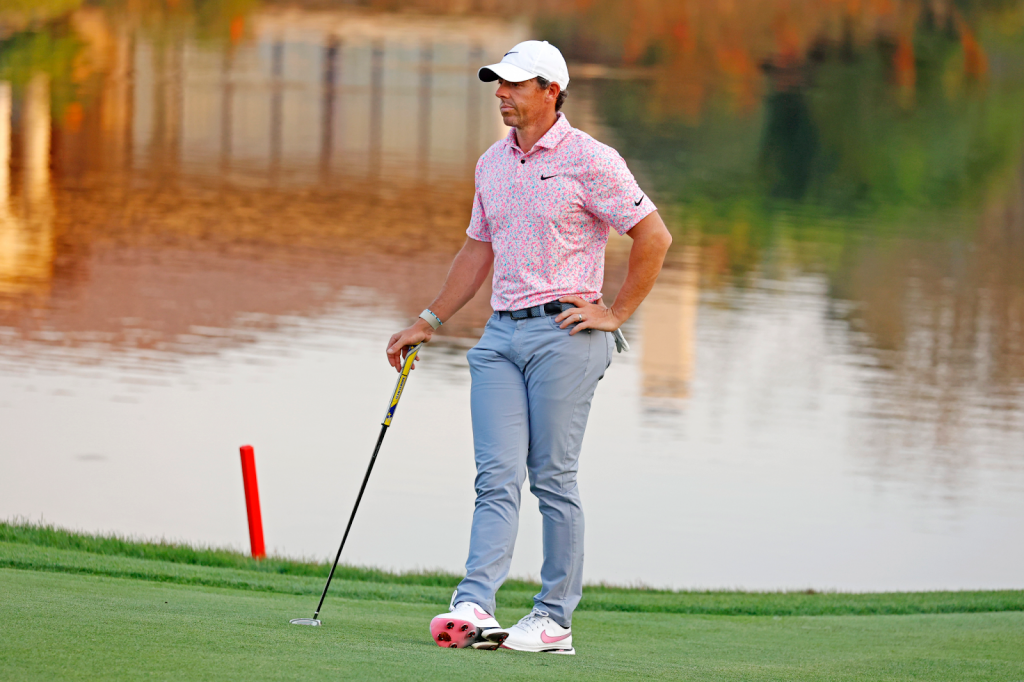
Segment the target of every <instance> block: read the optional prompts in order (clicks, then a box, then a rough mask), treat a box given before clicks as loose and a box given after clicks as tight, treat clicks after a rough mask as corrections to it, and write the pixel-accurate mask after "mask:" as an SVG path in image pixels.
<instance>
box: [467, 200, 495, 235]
mask: <svg viewBox="0 0 1024 682" xmlns="http://www.w3.org/2000/svg"><path fill="white" fill-rule="evenodd" d="M466 234H467V235H468V236H469V237H470V238H471V239H475V240H477V241H478V242H489V241H491V226H490V224H489V223H488V222H487V214H486V213H484V205H483V203H482V202H481V201H480V190H479V189H478V190H477V191H476V194H474V195H473V216H472V217H471V218H470V219H469V227H468V228H467V229H466Z"/></svg>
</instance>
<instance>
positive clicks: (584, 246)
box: [466, 112, 656, 310]
mask: <svg viewBox="0 0 1024 682" xmlns="http://www.w3.org/2000/svg"><path fill="white" fill-rule="evenodd" d="M655 210H656V207H655V205H654V204H653V203H652V202H651V200H650V197H648V196H647V195H646V194H645V193H644V191H643V190H641V189H640V187H639V185H637V183H636V180H635V179H634V178H633V174H632V173H630V172H629V168H627V167H626V162H625V161H623V159H622V157H621V156H619V153H618V152H616V151H615V150H614V149H612V148H611V147H609V146H608V145H604V144H601V143H600V142H598V141H597V140H595V139H594V138H592V137H591V136H590V135H587V134H586V133H584V132H582V131H580V130H577V129H575V128H573V127H572V126H571V125H569V121H568V120H567V119H566V118H565V116H564V115H563V114H562V113H561V112H559V114H558V118H557V120H556V121H555V124H554V125H553V126H551V129H550V130H548V132H547V133H545V135H544V136H543V137H542V138H541V139H540V140H538V141H537V143H536V144H535V145H534V146H533V148H532V149H531V150H530V152H529V153H527V154H524V153H523V151H522V150H521V149H520V148H519V145H518V142H517V139H516V131H515V128H513V129H512V130H510V131H509V133H508V136H507V137H506V138H505V139H504V140H500V141H498V142H495V143H494V144H493V145H492V146H491V148H490V149H488V150H487V151H486V152H484V155H483V156H481V157H480V161H479V162H477V164H476V196H475V198H474V199H473V217H472V219H471V220H470V223H469V229H467V230H466V234H468V235H469V236H470V237H471V238H473V239H476V240H478V241H483V242H491V247H492V248H493V250H494V284H493V294H492V296H491V307H492V308H494V310H519V309H521V308H531V307H533V306H535V305H540V304H542V303H547V302H548V301H553V300H556V299H557V298H559V297H560V296H565V295H566V294H577V295H579V296H581V297H583V298H584V299H586V300H588V301H591V302H593V301H596V300H597V299H598V298H599V297H600V292H601V287H602V285H603V284H604V248H605V244H607V242H608V230H609V229H614V230H615V231H616V232H618V233H619V234H625V233H626V232H628V231H629V230H630V228H632V227H633V226H634V225H636V224H637V223H638V222H640V220H641V219H643V218H644V217H646V216H647V215H648V214H650V213H651V212H653V211H655Z"/></svg>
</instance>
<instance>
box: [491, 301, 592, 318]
mask: <svg viewBox="0 0 1024 682" xmlns="http://www.w3.org/2000/svg"><path fill="white" fill-rule="evenodd" d="M575 307H576V306H574V305H573V304H572V303H561V302H559V301H550V302H548V303H545V304H544V305H535V306H533V307H532V308H522V309H521V310H499V311H498V315H501V316H505V315H507V316H509V317H511V318H512V319H513V320H525V319H526V318H528V317H547V316H549V315H558V314H559V313H561V312H562V311H565V310H568V309H569V308H575Z"/></svg>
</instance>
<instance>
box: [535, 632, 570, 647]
mask: <svg viewBox="0 0 1024 682" xmlns="http://www.w3.org/2000/svg"><path fill="white" fill-rule="evenodd" d="M569 637H572V632H567V633H565V634H564V635H561V636H559V637H551V636H549V635H548V633H547V632H545V631H544V630H541V632H540V641H542V642H544V643H545V644H554V643H555V642H561V641H562V640H563V639H568V638H569Z"/></svg>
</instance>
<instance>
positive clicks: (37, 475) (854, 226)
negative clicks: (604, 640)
mask: <svg viewBox="0 0 1024 682" xmlns="http://www.w3.org/2000/svg"><path fill="white" fill-rule="evenodd" d="M957 7H958V8H959V9H956V8H953V7H952V6H948V5H945V4H935V3H927V4H924V5H921V4H918V3H903V2H892V3H867V4H863V3H844V4H836V3H821V4H817V3H810V4H809V5H807V6H801V8H800V9H799V11H797V10H795V9H793V8H792V7H791V6H790V4H789V3H782V2H775V1H774V0H764V1H762V2H756V3H752V4H750V5H749V6H744V7H743V8H740V7H739V6H738V5H735V4H734V3H723V2H712V1H710V0H709V1H708V2H701V3H697V4H692V3H691V4H690V5H686V6H683V5H679V4H678V3H671V2H664V3H662V2H655V3H648V4H645V5H644V6H643V7H639V6H636V5H635V3H624V2H617V1H614V0H613V1H611V2H603V3H596V4H594V5H593V6H591V7H590V8H589V9H586V10H583V9H580V8H579V7H578V6H577V4H575V3H571V4H565V3H551V4H549V5H548V6H545V7H543V8H538V10H537V11H536V13H535V14H534V15H533V16H532V17H530V18H528V19H510V18H509V17H510V16H512V15H513V14H517V13H518V10H516V11H515V12H513V10H515V8H509V7H505V6H503V5H501V4H500V3H498V4H496V5H494V6H493V7H491V8H490V9H488V10H487V11H484V10H480V11H479V12H476V13H475V14H467V13H465V12H462V11H461V10H459V8H458V7H456V6H455V5H454V4H453V5H452V6H450V7H449V6H448V5H447V4H445V3H440V4H438V5H437V6H432V7H431V8H423V7H420V8H419V9H418V10H417V11H416V12H411V11H410V12H383V11H377V10H374V9H373V8H365V7H363V8H355V7H354V8H350V9H346V10H330V11H327V10H323V9H319V8H311V9H304V8H302V7H291V8H282V7H278V6H276V5H273V4H267V5H263V4H260V3H256V2H251V3H244V2H243V3H218V2H212V3H207V4H204V5H203V7H202V8H197V9H195V10H193V9H191V8H190V7H186V6H184V5H182V6H179V5H177V4H167V5H164V4H163V3H159V2H146V3H142V4H140V5H132V6H131V7H130V8H129V7H124V8H122V7H120V6H119V5H117V6H112V8H100V7H79V8H77V9H74V10H73V11H70V12H65V11H63V10H62V11H60V12H56V13H55V14H54V15H53V16H52V17H50V18H49V19H47V20H46V21H48V22H49V23H48V24H46V25H45V26H42V27H40V26H39V25H36V26H35V27H32V25H30V24H28V23H22V24H18V23H12V24H8V25H6V26H2V27H0V36H4V37H3V38H2V41H3V42H2V47H0V420H2V427H3V433H4V434H5V438H4V444H3V447H2V450H0V471H2V472H3V475H2V476H0V516H9V515H14V514H28V515H32V516H36V517H38V516H39V515H45V516H46V517H47V518H50V519H52V520H54V521H57V522H60V523H65V524H69V525H76V526H82V527H86V528H105V529H111V530H119V531H123V532H137V533H141V534H145V535H161V534H166V535H169V536H173V537H182V538H186V539H191V540H198V541H207V542H215V543H234V544H236V545H237V544H239V543H240V542H242V540H243V539H244V537H245V531H244V513H243V514H238V513H237V512H238V511H239V510H241V509H242V506H241V505H242V503H241V497H240V489H239V488H238V486H237V483H238V481H237V471H236V468H237V465H236V461H235V459H234V457H235V452H236V448H237V446H238V445H239V444H241V443H242V442H248V441H252V442H254V444H255V445H256V446H257V458H258V459H259V460H260V466H261V484H262V485H263V486H264V488H265V490H264V491H263V495H262V497H263V499H264V500H265V502H264V504H265V505H266V508H265V522H266V527H267V534H268V544H269V545H270V546H272V547H276V548H277V549H278V550H280V551H285V552H288V553H291V554H298V555H302V554H305V555H316V556H322V555H324V554H325V553H326V552H327V551H329V549H330V548H326V549H325V548H324V542H325V541H324V538H325V537H326V538H330V537H333V535H334V533H335V531H336V530H337V528H336V526H337V523H336V519H337V518H340V517H341V516H342V515H343V514H344V510H345V508H346V505H347V504H348V502H349V501H350V496H349V493H351V492H352V491H351V490H349V488H346V485H345V484H346V482H348V481H352V480H358V477H359V476H360V475H361V472H360V469H361V468H362V467H363V466H364V465H365V453H364V452H363V450H364V449H365V448H363V447H362V442H363V441H364V440H366V439H367V438H370V439H372V437H373V436H374V435H375V434H374V433H369V432H368V433H369V435H366V434H363V433H362V430H361V429H362V426H361V425H363V424H366V425H370V426H372V425H373V424H375V423H376V420H377V419H379V414H377V411H378V408H380V407H381V405H378V403H376V402H375V400H376V399H374V398H373V396H374V395H376V394H377V392H379V390H378V389H379V388H380V387H381V386H384V387H387V386H389V385H390V382H391V381H392V377H391V376H390V375H389V374H388V372H387V366H386V365H385V364H383V362H381V358H380V357H379V344H380V342H381V339H382V338H385V337H386V336H387V335H388V334H389V333H390V332H391V331H392V328H393V327H394V326H395V325H398V324H401V323H402V322H403V321H405V320H406V319H409V318H411V317H412V316H414V315H415V314H417V313H418V312H419V310H421V309H422V306H423V305H424V297H429V295H430V292H431V291H434V290H436V288H437V287H438V286H439V285H440V283H441V282H442V281H443V278H444V276H445V273H446V270H447V267H448V265H449V263H450V260H451V257H452V255H453V254H454V253H455V252H456V251H457V249H458V248H459V246H460V245H461V243H462V240H463V239H464V230H465V225H466V222H467V220H468V217H469V208H470V201H471V197H472V192H473V184H472V177H473V168H474V164H475V162H476V158H477V157H478V156H479V154H480V153H481V152H482V151H483V150H484V149H486V147H487V146H488V145H489V144H491V143H492V142H493V141H494V140H495V139H497V138H498V137H500V136H503V135H504V134H505V129H504V127H503V126H502V125H501V122H500V119H499V117H498V116H497V113H496V110H495V107H494V106H493V104H492V103H491V102H492V99H493V98H492V92H491V89H490V88H489V87H488V86H486V85H482V84H480V83H479V82H478V81H477V80H476V79H475V76H474V73H475V68H476V66H478V65H479V64H480V63H481V61H482V60H483V61H486V60H489V59H496V58H498V57H499V56H500V53H501V52H500V46H502V45H511V44H514V43H515V42H517V41H519V40H521V39H523V38H525V37H527V36H530V35H534V34H535V33H536V32H538V31H539V32H541V33H542V35H543V37H547V38H550V39H552V40H553V41H554V42H556V44H559V45H561V46H562V47H563V48H564V49H565V50H566V52H567V53H568V54H569V55H570V57H571V58H572V59H573V60H575V61H574V63H573V65H572V67H571V68H572V70H573V73H574V77H573V84H572V87H571V89H570V92H571V97H570V99H569V101H568V103H567V105H566V113H567V115H568V117H569V119H570V121H572V122H573V123H574V124H575V125H577V126H579V127H582V128H583V129H585V130H587V131H588V132H590V133H591V134H593V135H595V136H596V137H597V138H598V139H601V140H604V141H607V142H609V143H611V144H613V145H615V146H616V148H617V149H620V150H621V151H622V152H623V154H624V155H625V156H626V157H627V158H628V159H629V161H630V165H631V167H632V168H633V169H634V170H635V172H636V173H637V175H638V176H640V178H641V181H642V184H643V185H644V186H645V188H650V192H651V193H652V195H653V196H654V197H655V198H656V199H657V201H658V204H659V206H660V207H661V209H662V213H663V215H665V216H666V219H667V221H668V222H669V224H670V227H671V229H672V230H673V231H674V232H675V234H676V245H677V248H676V249H675V250H674V251H673V253H672V254H670V258H669V261H668V263H667V264H666V269H665V271H664V273H663V275H662V277H661V279H660V280H659V282H658V284H657V286H656V288H655V290H654V291H653V292H652V294H651V296H650V298H649V299H648V301H647V302H645V304H644V306H643V307H642V308H641V310H640V311H639V313H638V315H637V316H636V318H634V319H633V320H631V321H630V323H629V325H628V326H627V329H626V333H627V335H628V336H629V338H630V341H631V343H632V345H633V348H634V351H633V352H632V353H630V354H626V355H621V356H617V357H616V358H615V363H614V365H613V367H612V369H611V370H610V371H609V373H608V375H607V377H606V378H605V380H604V382H603V383H605V384H607V386H605V387H604V388H603V389H602V391H601V392H599V394H598V399H597V401H596V402H595V406H594V423H593V424H592V427H591V431H590V433H589V434H588V441H587V443H586V446H585V447H586V452H587V455H586V457H587V461H586V466H585V468H584V471H583V472H582V473H581V480H582V483H581V485H582V487H583V490H584V494H585V495H586V496H587V504H588V514H589V516H590V519H589V520H590V523H589V524H588V528H589V531H588V533H589V537H588V545H589V546H588V568H587V570H588V575H587V578H588V579H590V580H599V579H607V580H614V581H630V580H643V581H646V582H649V583H655V584H671V585H677V586H701V585H705V586H735V585H745V586H750V587H765V588H772V587H793V586H807V585H813V586H816V587H829V586H839V587H849V588H858V589H861V588H863V589H868V588H914V587H974V586H990V587H995V586H1016V587H1019V584H1018V583H1016V582H1015V581H1016V580H1018V576H1017V575H1016V574H1015V573H1014V571H1013V567H1014V566H1015V565H1016V564H1017V563H1018V562H1019V561H1020V560H1024V555H1021V554H1020V551H1021V550H1020V549H1011V550H1005V547H1006V545H1007V542H1006V540H1007V538H1009V537H1010V535H1011V533H1012V532H1013V531H1012V530H1010V529H1011V528H1013V527H1015V525H1019V523H1020V521H1021V519H1022V518H1024V508H1022V506H1021V504H1022V502H1021V500H1022V499H1024V496H1022V495H1021V494H1020V493H1021V491H1022V490H1024V459H1022V457H1021V454H1022V452H1021V450H1020V447H1019V444H1018V441H1019V435H1020V432H1021V429H1022V427H1024V393H1022V389H1024V346H1022V341H1021V339H1022V338H1024V336H1022V332H1024V328H1022V327H1024V309H1022V305H1024V303H1022V301H1024V296H1022V292H1024V280H1022V275H1021V274H1020V267H1019V265H1020V263H1021V262H1022V261H1024V129H1022V128H1021V126H1020V121H1021V120H1024V80H1022V77H1021V76H1022V74H1024V51H1022V48H1021V44H1022V43H1021V41H1020V40H1019V38H1020V35H1021V28H1022V23H1021V22H1020V21H1019V17H1018V21H1017V23H1016V24H1014V23H1013V22H1011V21H1008V18H1012V17H1014V16H1017V15H1016V14H1013V13H1014V12H1017V13H1018V14H1019V13H1020V12H1021V11H1022V10H1024V6H1022V5H1020V3H1016V4H1014V3H1009V4H1006V3H1003V4H1000V5H999V6H993V7H991V8H990V7H989V6H988V4H986V3H965V4H964V5H958V6H957ZM428 10H429V11H428ZM1022 16H1024V15H1022ZM531 22H532V23H531ZM33 55H34V56H33ZM39 55H42V56H43V57H42V58H40V57H38V56H39ZM33 60H34V61H33ZM582 62H585V63H582ZM628 245H629V240H628V239H627V238H622V239H618V238H613V239H612V241H611V243H610V246H609V253H608V258H607V272H608V275H607V287H606V289H605V296H606V298H608V299H611V298H613V297H614V295H615V290H616V287H617V286H618V283H619V282H620V281H621V279H622V276H623V275H624V273H625V267H626V259H627V255H628ZM488 297H489V291H486V290H485V291H483V292H481V294H480V295H478V296H477V297H476V298H475V299H474V300H473V301H472V302H471V303H470V304H469V306H468V307H467V308H466V309H465V310H464V311H463V312H462V313H460V314H459V315H458V316H457V317H456V318H454V319H453V320H452V321H451V322H450V323H449V324H446V325H445V327H443V328H442V332H443V333H442V335H441V336H440V337H439V338H438V339H437V341H435V342H434V343H433V344H432V346H433V349H432V350H431V352H430V353H428V355H427V362H425V363H424V364H423V365H422V366H421V370H418V371H417V376H416V379H415V383H413V384H412V385H411V387H412V390H410V391H409V392H408V397H407V398H406V400H408V401H409V403H408V405H406V406H404V407H403V413H402V415H401V417H400V420H402V423H403V424H405V425H406V426H405V427H403V428H404V429H405V430H404V431H403V430H402V429H396V430H395V431H394V436H393V437H394V438H395V440H394V441H393V442H392V445H391V447H392V448H393V449H392V450H390V451H389V452H388V455H387V456H388V457H389V458H390V461H391V462H392V463H393V466H392V467H390V468H387V467H385V468H384V469H383V470H382V471H381V478H380V479H377V480H375V483H374V485H375V486H379V487H377V488H376V490H377V491H378V492H377V497H375V498H374V499H373V500H370V499H369V498H368V500H367V503H366V504H367V505H368V507H367V515H366V521H365V524H366V525H365V526H361V527H360V529H359V533H360V534H362V535H360V537H354V538H353V542H354V544H353V555H352V557H351V558H352V560H355V561H361V562H366V563H378V564H384V565H389V566H395V567H402V568H411V567H414V566H444V567H446V568H449V569H452V570H458V568H459V561H460V560H461V557H462V556H463V554H464V550H465V547H464V543H465V538H466V537H468V522H469V514H468V513H467V511H466V510H468V509H471V507H472V485H471V481H472V463H471V459H470V452H471V444H470V442H469V428H468V405H467V397H468V394H467V391H466V385H467V382H468V373H467V369H466V366H465V361H464V352H463V351H464V349H465V348H466V347H468V346H470V345H471V344H472V343H473V342H474V340H475V339H476V338H477V337H478V336H479V333H480V329H481V328H482V326H483V324H484V322H485V321H486V319H487V317H488V315H489V312H490V310H489V307H488V303H487V301H488ZM421 372H422V373H421ZM386 390H387V389H386V388H385V389H384V391H385V392H386ZM602 396H603V397H602ZM381 399H383V398H381ZM439 423H441V424H444V430H445V433H446V435H447V440H446V441H445V443H444V445H443V446H442V447H440V448H439V449H438V451H436V452H435V451H431V452H427V453H424V452H423V447H422V444H421V443H419V442H418V439H417V435H416V434H419V433H422V432H423V431H424V430H430V429H436V428H437V425H438V424H439ZM53 424H61V428H59V429H55V428H53V426H52V425H53ZM154 434H157V435H156V436H154ZM364 436H365V437H364ZM390 438H391V437H390V436H389V439H390ZM371 445H372V443H371ZM437 461H444V462H446V465H445V466H444V467H437V466H436V462H437ZM310 471H322V472H323V475H322V480H324V481H332V482H335V481H336V482H338V485H337V488H336V489H335V490H333V491H332V494H325V495H323V496H320V497H317V498H316V499H313V500H310V502H309V506H307V507H304V508H303V509H302V510H301V512H302V513H301V514H297V513H296V512H295V510H294V508H293V507H290V506H289V505H288V504H287V502H288V501H289V500H294V499H298V498H302V499H309V498H310V496H309V495H308V488H309V486H310V485H311V481H310V479H309V475H308V472H310ZM375 476H377V474H376V473H375ZM80 480H87V481H88V486H87V488H85V489H87V490H88V491H89V492H88V493H87V494H83V493H82V490H83V488H81V486H79V485H77V484H78V483H79V482H80ZM349 487H351V486H349ZM226 491H228V492H226ZM439 491H445V499H446V500H448V501H447V502H446V503H445V504H446V505H447V506H446V507H444V509H438V510H436V511H438V513H444V514H448V515H450V517H451V518H452V519H453V521H452V526H451V528H450V531H451V532H450V533H448V534H447V536H446V537H444V538H437V537H436V533H434V532H433V530H434V529H433V528H432V527H431V526H430V525H429V521H428V520H421V515H419V514H418V513H416V512H417V510H418V509H420V508H422V506H424V505H426V504H428V503H429V504H431V505H435V504H436V501H437V498H438V496H439ZM453 491H461V492H453ZM235 493H239V494H238V495H236V494H235ZM460 495H461V497H460ZM624 499H628V500H643V501H644V503H643V504H642V505H637V506H636V508H633V506H631V505H627V506H626V507H628V508H626V507H624V506H623V505H622V504H621V501H622V500H624ZM183 500H184V501H186V502H187V504H185V507H184V508H183V504H184V503H183ZM432 508H433V507H432ZM410 512H413V513H410ZM535 516H536V515H529V514H527V515H525V517H524V520H523V524H524V525H523V534H522V538H521V542H520V550H519V553H518V554H517V559H516V564H515V566H514V567H513V571H514V572H518V573H521V574H522V573H535V572H536V566H537V565H538V564H537V559H538V556H539V540H538V541H537V542H536V543H534V544H531V543H532V542H533V540H534V539H538V538H539V523H538V520H537V519H536V518H534V517H535ZM652 518H656V519H659V522H658V524H657V525H656V527H654V526H652V524H650V519H652ZM456 519H462V521H456ZM460 522H464V524H463V526H459V525H458V523H460ZM638 529H639V530H638ZM644 529H649V530H644ZM384 536H387V537H391V538H393V540H394V541H393V542H391V543H389V544H388V545H387V546H382V545H381V544H380V543H378V542H374V540H373V538H374V537H384ZM424 538H430V539H431V540H430V542H429V543H426V542H425V541H424ZM624 538H626V539H624ZM666 539H668V541H667V542H666ZM1000 548H1002V549H1000ZM1007 552H1009V553H1007ZM751 556H758V557H760V560H759V561H758V562H757V563H756V564H754V563H752V562H751V561H750V557H751ZM410 557H413V558H410Z"/></svg>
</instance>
